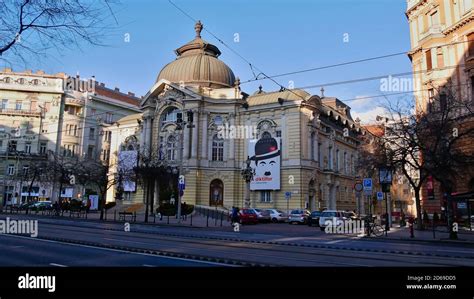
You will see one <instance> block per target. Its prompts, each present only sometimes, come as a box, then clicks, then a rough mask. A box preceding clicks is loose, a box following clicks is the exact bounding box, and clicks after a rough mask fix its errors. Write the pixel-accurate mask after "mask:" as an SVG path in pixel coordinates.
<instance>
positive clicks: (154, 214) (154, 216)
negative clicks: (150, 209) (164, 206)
mask: <svg viewBox="0 0 474 299" xmlns="http://www.w3.org/2000/svg"><path fill="white" fill-rule="evenodd" d="M153 223H156V213H153Z"/></svg>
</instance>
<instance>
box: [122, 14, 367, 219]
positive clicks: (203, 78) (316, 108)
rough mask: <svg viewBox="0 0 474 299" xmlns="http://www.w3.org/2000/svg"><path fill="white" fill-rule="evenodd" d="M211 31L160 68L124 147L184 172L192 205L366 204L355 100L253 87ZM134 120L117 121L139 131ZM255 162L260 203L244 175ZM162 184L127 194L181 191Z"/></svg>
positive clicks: (160, 195) (155, 196)
mask: <svg viewBox="0 0 474 299" xmlns="http://www.w3.org/2000/svg"><path fill="white" fill-rule="evenodd" d="M202 28H203V25H202V24H201V23H200V22H198V23H197V24H196V25H195V32H196V37H195V38H194V39H193V40H192V41H190V42H188V43H186V44H184V45H183V46H181V47H179V48H178V49H176V51H175V52H176V55H177V57H176V60H174V61H172V62H170V63H168V64H167V65H166V66H165V67H164V68H163V69H162V70H161V71H160V72H159V74H158V77H157V79H156V82H155V84H154V85H153V86H152V87H151V88H150V90H149V92H148V93H147V94H146V95H145V96H144V97H143V100H142V103H141V109H142V111H143V114H142V115H141V116H140V118H141V120H140V124H141V129H140V130H139V131H137V133H133V132H134V131H133V130H131V132H132V133H131V134H130V135H131V136H126V135H124V136H120V137H119V139H118V140H117V141H116V142H115V146H116V149H117V152H118V153H120V152H121V151H129V152H130V151H131V150H138V149H139V151H140V153H141V154H140V155H142V157H144V156H147V155H148V156H153V157H154V159H158V160H162V161H164V162H165V163H166V164H167V165H169V166H175V167H176V168H177V169H180V170H181V174H183V175H184V176H185V183H186V185H185V190H184V194H183V198H182V200H183V201H184V202H186V203H187V204H196V205H203V206H215V205H217V206H222V207H226V208H230V207H231V206H239V207H242V206H244V205H250V206H251V207H259V208H277V209H281V210H286V209H287V204H288V206H289V208H290V209H292V208H305V207H308V208H310V209H322V208H326V207H327V208H332V209H335V208H337V209H350V210H353V209H356V206H358V205H359V204H357V203H356V201H355V197H354V193H353V185H354V182H355V163H356V159H357V147H358V144H359V138H358V136H359V134H360V128H359V125H358V124H357V123H355V122H354V121H353V120H352V117H351V115H350V107H348V106H347V105H345V104H344V103H342V102H341V101H339V100H338V99H336V98H332V97H324V96H323V95H321V96H318V95H311V94H309V93H307V92H306V91H304V90H297V89H294V90H281V91H276V92H265V91H263V89H262V88H260V89H259V90H258V91H256V92H251V94H252V95H249V94H247V93H245V92H243V91H242V90H241V88H240V81H239V79H238V77H236V76H235V75H234V73H233V71H232V69H231V68H230V67H229V66H228V65H226V64H225V63H224V62H223V61H221V60H220V59H219V56H220V54H221V52H220V50H219V49H218V48H217V47H216V46H215V45H213V44H211V43H209V42H207V41H205V40H204V39H202V38H201V31H202ZM132 118H133V117H132ZM132 118H130V117H128V118H127V119H126V120H124V122H123V123H121V122H119V123H118V124H117V126H121V128H126V127H127V126H129V127H130V128H132V127H133V125H132V123H134V122H135V125H136V120H131V119H132ZM181 120H182V121H183V125H182V126H181V127H180V121H181ZM181 128H182V130H181ZM181 140H183V142H181ZM128 143H130V144H131V145H127V144H128ZM181 156H182V159H181ZM247 159H248V161H249V162H250V165H251V167H252V168H253V169H254V171H255V173H254V178H253V181H252V182H251V183H250V189H251V190H252V191H251V192H250V202H244V197H245V191H246V186H247V184H246V182H245V181H244V179H243V177H242V175H241V169H242V168H243V166H244V165H245V164H246V161H247ZM181 162H182V164H181ZM165 184H166V182H165ZM132 185H133V184H132ZM162 185H163V180H161V181H160V178H159V177H157V178H156V180H155V182H154V184H153V186H152V184H150V186H149V187H148V188H147V192H144V190H143V186H142V185H140V184H137V185H134V186H135V187H136V190H132V189H130V190H126V192H125V193H126V195H127V196H125V197H124V198H125V199H127V200H130V202H145V196H148V198H149V200H150V201H153V202H154V203H155V206H156V204H158V203H159V202H161V201H168V200H170V198H171V197H173V196H174V194H176V195H177V192H178V191H177V190H175V192H173V193H174V194H171V195H170V193H169V192H168V193H167V192H165V191H164V190H163V186H162ZM171 187H172V189H173V188H176V187H175V186H174V187H173V186H171ZM288 192H290V193H291V198H290V200H289V202H287V200H286V198H285V193H288Z"/></svg>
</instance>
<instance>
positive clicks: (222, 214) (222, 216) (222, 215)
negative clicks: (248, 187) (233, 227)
mask: <svg viewBox="0 0 474 299" xmlns="http://www.w3.org/2000/svg"><path fill="white" fill-rule="evenodd" d="M222 218H224V212H222V213H221V227H222Z"/></svg>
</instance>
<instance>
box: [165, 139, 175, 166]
mask: <svg viewBox="0 0 474 299" xmlns="http://www.w3.org/2000/svg"><path fill="white" fill-rule="evenodd" d="M177 156H178V155H177V147H176V137H174V136H173V135H171V136H169V137H168V140H167V141H166V157H167V158H168V160H170V161H175V160H176V158H177Z"/></svg>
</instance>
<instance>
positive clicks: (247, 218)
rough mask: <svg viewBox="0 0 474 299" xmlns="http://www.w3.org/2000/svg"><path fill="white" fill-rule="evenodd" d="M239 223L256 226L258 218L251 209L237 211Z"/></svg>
mask: <svg viewBox="0 0 474 299" xmlns="http://www.w3.org/2000/svg"><path fill="white" fill-rule="evenodd" d="M239 222H240V224H247V223H252V224H257V223H258V217H257V213H255V211H254V210H253V209H242V210H240V211H239Z"/></svg>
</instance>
